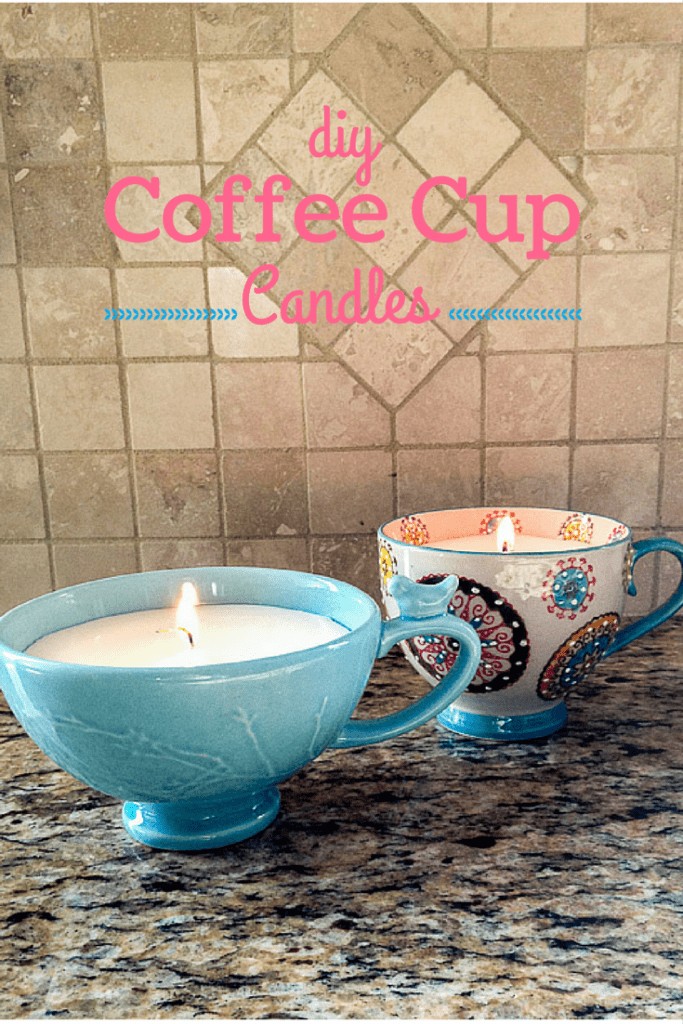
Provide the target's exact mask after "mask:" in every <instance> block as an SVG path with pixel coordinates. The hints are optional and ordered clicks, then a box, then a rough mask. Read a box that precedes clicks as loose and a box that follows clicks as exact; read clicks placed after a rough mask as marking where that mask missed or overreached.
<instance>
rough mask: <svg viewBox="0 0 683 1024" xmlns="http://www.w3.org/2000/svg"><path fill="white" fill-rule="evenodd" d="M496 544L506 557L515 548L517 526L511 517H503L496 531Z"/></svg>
mask: <svg viewBox="0 0 683 1024" xmlns="http://www.w3.org/2000/svg"><path fill="white" fill-rule="evenodd" d="M496 542H497V544H498V550H499V551H500V552H501V554H503V555H506V554H508V552H510V551H513V550H514V547H515V526H514V523H513V522H512V519H511V518H510V516H503V518H502V519H501V520H500V522H499V523H498V529H497V530H496Z"/></svg>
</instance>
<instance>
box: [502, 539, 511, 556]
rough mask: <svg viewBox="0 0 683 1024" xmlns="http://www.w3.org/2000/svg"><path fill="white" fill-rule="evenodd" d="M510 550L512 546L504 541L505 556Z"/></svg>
mask: <svg viewBox="0 0 683 1024" xmlns="http://www.w3.org/2000/svg"><path fill="white" fill-rule="evenodd" d="M509 550H510V545H509V544H508V542H507V541H506V540H504V541H503V554H504V555H507V553H508V552H509Z"/></svg>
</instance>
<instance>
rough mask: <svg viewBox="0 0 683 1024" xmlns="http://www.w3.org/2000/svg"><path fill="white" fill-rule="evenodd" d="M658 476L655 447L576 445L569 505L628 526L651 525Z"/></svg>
mask: <svg viewBox="0 0 683 1024" xmlns="http://www.w3.org/2000/svg"><path fill="white" fill-rule="evenodd" d="M658 475H659V450H658V447H657V445H655V444H603V445H579V446H578V448H577V449H576V453H575V456H574V485H573V492H572V494H571V495H570V505H571V507H572V508H579V509H582V510H584V511H586V512H594V513H596V514H598V515H606V516H614V518H616V519H619V520H621V522H624V523H627V524H628V525H629V526H652V525H654V523H655V520H656V515H657V477H658ZM634 481H637V486H635V487H634V485H633V484H634Z"/></svg>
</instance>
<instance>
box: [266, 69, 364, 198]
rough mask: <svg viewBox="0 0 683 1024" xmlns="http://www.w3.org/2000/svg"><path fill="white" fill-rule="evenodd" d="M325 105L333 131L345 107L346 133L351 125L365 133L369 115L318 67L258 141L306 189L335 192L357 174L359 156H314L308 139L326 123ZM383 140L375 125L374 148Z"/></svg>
mask: <svg viewBox="0 0 683 1024" xmlns="http://www.w3.org/2000/svg"><path fill="white" fill-rule="evenodd" d="M324 106H328V107H330V110H331V112H332V130H333V133H336V126H337V125H338V124H341V123H342V122H341V121H339V120H338V119H337V116H336V115H337V114H338V112H339V111H340V110H345V111H346V118H345V119H344V120H343V125H344V128H345V129H346V133H347V137H348V134H349V132H350V131H351V129H352V128H358V129H359V130H360V131H361V133H362V132H363V131H364V129H365V127H366V126H367V125H368V118H367V116H366V115H365V114H362V113H361V112H360V110H358V108H357V107H356V105H355V104H354V103H352V102H351V100H350V99H349V98H348V96H345V95H344V93H343V92H342V91H341V89H340V88H339V86H337V85H335V83H334V82H333V81H332V80H331V79H330V78H329V77H328V76H327V75H326V74H324V73H323V72H322V71H319V72H318V73H317V74H315V75H313V77H312V78H310V79H309V80H308V81H307V82H306V83H304V85H303V86H302V87H301V88H300V89H299V91H298V92H297V93H295V94H294V96H293V97H292V99H291V101H290V102H289V103H288V104H287V106H286V107H285V108H284V109H283V110H282V111H281V112H280V113H279V115H278V116H277V117H276V118H275V120H274V121H273V122H272V123H271V124H270V126H269V127H268V129H267V130H266V131H265V132H264V133H263V135H262V136H261V139H260V140H259V142H260V145H261V147H262V148H263V149H264V150H265V151H266V153H268V154H269V155H270V156H271V157H273V159H274V160H276V161H277V162H278V163H279V164H280V166H281V167H284V169H285V170H286V171H287V173H288V174H290V175H291V176H292V178H293V179H294V181H295V182H296V183H297V185H298V186H299V187H300V188H301V189H302V190H303V191H304V192H306V193H314V192H318V193H319V192H325V193H327V194H328V195H335V194H336V193H337V192H338V191H339V189H341V188H342V187H343V186H344V185H346V184H348V182H349V181H350V180H351V179H352V178H353V177H354V175H355V173H356V170H357V168H358V166H359V164H360V160H357V159H352V158H348V157H347V158H345V159H341V158H339V157H335V158H330V157H320V158H316V157H313V156H311V154H310V152H309V149H308V140H309V138H310V136H311V133H312V132H313V131H314V130H315V129H316V128H318V127H320V125H322V123H323V121H322V119H323V107H324ZM335 137H336V136H335ZM381 141H382V137H381V133H380V132H379V131H378V130H377V129H374V130H373V148H374V146H376V145H377V143H378V142H381Z"/></svg>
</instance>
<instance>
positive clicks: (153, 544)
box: [140, 540, 224, 572]
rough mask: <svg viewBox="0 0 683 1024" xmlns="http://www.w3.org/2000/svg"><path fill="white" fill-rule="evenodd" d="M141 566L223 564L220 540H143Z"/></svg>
mask: <svg viewBox="0 0 683 1024" xmlns="http://www.w3.org/2000/svg"><path fill="white" fill-rule="evenodd" d="M140 549H141V555H142V568H143V569H144V570H145V571H146V572H147V571H150V570H154V569H192V568H194V567H195V566H199V565H223V564H224V559H223V542H222V541H220V540H143V541H142V543H141V545H140Z"/></svg>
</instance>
